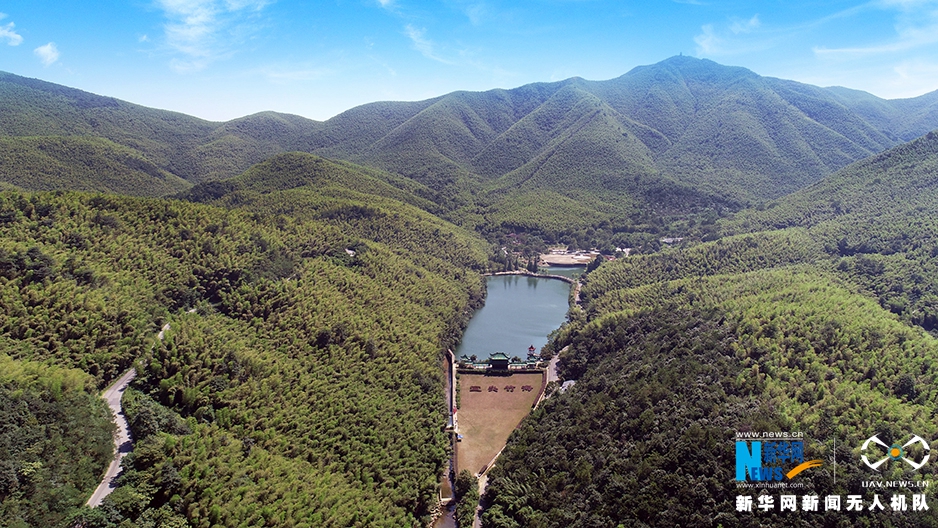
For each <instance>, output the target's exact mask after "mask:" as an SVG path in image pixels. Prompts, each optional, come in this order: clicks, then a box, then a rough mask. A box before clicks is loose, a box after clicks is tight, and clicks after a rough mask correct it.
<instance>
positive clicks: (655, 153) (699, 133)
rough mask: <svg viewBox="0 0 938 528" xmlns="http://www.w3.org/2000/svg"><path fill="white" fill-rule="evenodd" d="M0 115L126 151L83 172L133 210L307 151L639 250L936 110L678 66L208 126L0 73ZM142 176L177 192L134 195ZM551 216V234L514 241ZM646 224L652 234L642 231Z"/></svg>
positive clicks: (590, 242) (825, 167) (472, 213)
mask: <svg viewBox="0 0 938 528" xmlns="http://www.w3.org/2000/svg"><path fill="white" fill-rule="evenodd" d="M0 105H2V106H3V107H4V108H5V109H8V111H7V112H5V113H4V115H3V116H0V138H2V137H6V138H10V139H12V138H19V139H24V138H31V139H30V141H33V142H35V141H37V140H38V139H35V138H46V139H45V141H47V142H48V141H53V139H52V138H50V136H53V137H55V138H63V137H69V138H82V141H83V143H84V144H88V142H89V141H90V140H91V138H95V139H97V140H101V139H105V140H108V141H110V142H111V143H112V144H114V145H116V146H120V147H124V148H126V149H130V150H129V151H126V150H123V149H119V148H117V147H116V146H112V148H111V149H105V148H103V147H102V148H99V149H98V150H97V154H96V156H97V157H98V158H101V159H98V160H97V161H95V165H96V166H109V167H123V166H125V165H126V164H127V162H126V160H127V159H128V158H132V159H134V160H135V161H134V162H133V163H131V164H130V165H131V167H130V168H129V169H121V170H125V172H126V170H130V171H131V172H132V173H134V174H132V176H133V177H128V178H124V179H132V180H134V181H135V182H136V183H135V186H134V191H133V192H134V193H135V194H142V195H166V194H172V193H173V192H176V191H178V190H179V189H178V184H179V180H178V179H181V180H185V181H186V182H189V183H193V184H195V183H199V182H210V181H217V180H224V179H227V178H231V177H234V176H237V175H239V174H241V173H243V172H244V171H246V170H248V169H249V168H250V167H251V166H253V165H255V164H257V163H260V162H263V161H265V160H267V159H269V158H270V157H272V156H276V155H278V154H282V153H285V152H291V151H299V152H308V153H313V154H316V155H320V156H325V157H327V158H329V159H342V160H347V161H351V162H354V163H356V164H359V165H364V166H369V167H373V168H375V169H379V170H380V171H384V172H385V173H388V174H394V175H396V176H397V179H396V180H393V181H392V179H390V178H388V177H383V178H382V179H385V181H388V182H389V183H391V184H392V185H394V186H395V187H398V188H401V189H403V190H405V191H407V192H411V193H412V192H415V189H420V190H421V193H422V194H420V196H421V197H422V198H425V199H428V200H431V201H433V202H435V203H436V205H437V206H438V207H439V208H440V210H441V211H447V215H448V218H449V219H451V220H456V221H459V222H460V223H462V224H463V225H464V226H465V227H468V228H473V229H478V230H479V231H480V232H485V233H489V234H490V235H491V236H493V237H494V238H495V239H498V238H499V237H502V236H504V235H505V234H507V233H510V232H518V231H527V232H528V233H529V234H531V235H536V236H539V237H541V238H543V239H545V240H546V241H548V242H565V241H566V242H569V241H572V240H578V241H580V242H582V243H583V244H584V245H585V246H604V247H605V246H616V245H621V244H625V243H626V240H625V239H623V237H621V236H619V237H617V236H616V233H615V232H614V230H609V229H606V228H603V227H601V226H602V224H603V223H611V224H615V225H620V226H624V227H627V228H628V229H629V231H630V232H641V233H643V234H642V235H641V237H639V238H644V239H648V240H654V239H656V238H657V237H658V236H660V235H661V234H662V233H664V234H669V235H676V236H682V234H683V233H681V232H680V230H682V229H685V227H686V224H688V223H691V224H693V223H699V222H701V221H703V220H704V219H707V218H712V217H713V216H714V215H716V216H722V215H724V214H725V213H726V212H728V211H733V210H738V209H740V208H742V207H744V206H746V205H753V204H757V203H760V202H762V201H764V200H766V199H774V198H778V197H780V196H783V195H785V194H787V193H790V192H793V191H795V190H798V189H801V188H803V187H805V186H807V185H810V184H811V183H813V182H816V181H818V180H819V179H821V178H822V177H824V176H825V175H828V174H830V173H832V172H834V171H836V170H838V169H840V168H842V167H844V166H845V165H847V164H849V163H851V162H855V161H858V160H860V159H863V158H865V157H867V156H870V155H872V154H876V153H879V152H882V151H884V150H886V149H888V148H890V147H893V146H895V145H897V144H899V143H901V142H902V141H908V140H911V139H914V138H915V137H918V136H920V135H922V134H925V133H927V132H929V131H930V130H932V129H933V128H935V127H936V126H938V95H935V94H927V95H924V96H921V97H917V98H914V99H907V100H894V101H887V100H883V99H879V98H877V97H875V96H872V95H870V94H867V93H865V92H858V91H853V90H848V89H845V88H818V87H814V86H810V85H805V84H800V83H796V82H792V81H785V80H780V79H772V78H767V77H761V76H759V75H757V74H756V73H753V72H751V71H749V70H746V69H744V68H738V67H728V66H722V65H719V64H716V63H714V62H711V61H707V60H699V59H694V58H690V57H672V58H670V59H667V60H665V61H662V62H660V63H657V64H653V65H650V66H642V67H638V68H635V69H634V70H632V71H630V72H629V73H627V74H625V75H623V76H621V77H619V78H616V79H612V80H608V81H586V80H583V79H579V78H572V79H568V80H565V81H560V82H554V83H536V84H530V85H526V86H522V87H519V88H515V89H511V90H491V91H487V92H454V93H450V94H446V95H443V96H440V97H437V98H434V99H429V100H426V101H418V102H380V103H372V104H368V105H363V106H360V107H357V108H353V109H350V110H348V111H346V112H343V113H342V114H340V115H338V116H336V117H334V118H332V119H329V120H328V121H325V122H316V121H310V120H307V119H304V118H301V117H298V116H290V115H284V114H277V113H273V112H263V113H260V114H255V115H252V116H246V117H244V118H240V119H236V120H233V121H230V122H227V123H211V122H206V121H203V120H200V119H196V118H192V117H189V116H184V115H181V114H176V113H172V112H166V111H162V110H154V109H148V108H143V107H140V106H136V105H133V104H130V103H126V102H123V101H118V100H116V99H112V98H108V97H102V96H98V95H94V94H89V93H86V92H81V91H79V90H74V89H71V88H66V87H62V86H57V85H54V84H51V83H45V82H43V81H38V80H34V79H25V78H22V77H18V76H15V75H12V74H2V75H0ZM54 141H59V142H60V141H63V140H62V139H55V140H54ZM17 145H18V147H17V148H16V149H14V150H16V151H17V152H18V154H17V160H19V159H24V160H25V161H26V166H27V167H28V170H25V169H24V170H19V169H18V168H17V167H18V164H14V163H7V164H6V167H5V171H4V173H3V177H2V179H0V183H3V184H7V185H14V186H17V187H20V188H25V189H47V188H55V189H72V190H75V189H81V190H87V189H97V190H113V191H115V192H121V193H124V192H128V191H127V190H126V189H124V188H119V187H116V186H114V185H112V184H111V183H112V182H105V181H100V180H99V179H100V178H102V172H101V171H92V172H88V171H84V172H83V171H77V172H76V170H71V171H67V170H66V169H64V168H62V167H61V166H60V164H56V163H53V162H52V161H51V160H49V159H47V157H48V156H49V154H48V153H45V152H42V151H38V150H37V149H36V148H35V147H37V145H36V144H35V143H28V142H27V143H18V144H17ZM7 148H8V149H11V148H13V147H7ZM138 166H145V167H147V169H146V170H142V169H140V168H139V167H138ZM151 169H152V170H151ZM141 171H142V172H145V173H149V174H154V171H157V172H158V173H159V174H163V173H165V174H166V175H167V177H169V176H171V177H175V178H178V179H176V180H174V181H173V185H167V184H164V183H163V182H159V181H149V182H148V181H147V179H146V178H143V177H142V175H139V174H136V172H141ZM66 172H69V173H71V174H69V176H68V177H65V176H64V175H63V174H65V173H66ZM96 174H97V177H96V176H95V175H96ZM23 181H30V182H33V181H35V182H37V183H35V184H30V185H24V184H22V183H17V182H23ZM415 184H416V185H415ZM548 195H549V196H551V197H552V198H551V199H550V200H549V201H547V202H546V203H543V204H542V205H541V206H540V207H538V208H536V209H539V210H532V205H531V204H532V203H533V202H535V201H537V200H540V198H539V197H543V196H548ZM556 204H560V206H559V207H554V206H555V205H556ZM424 208H426V207H424ZM551 210H553V211H554V212H555V218H553V219H551V220H550V221H547V222H537V225H538V227H536V228H534V229H531V228H529V227H528V226H530V225H531V224H532V221H531V220H530V219H531V218H542V217H544V216H546V215H545V214H544V213H545V212H547V211H551ZM649 218H661V219H662V220H661V222H660V225H658V226H657V227H655V228H653V229H652V228H651V227H650V226H649V225H648V224H649V222H648V219H649ZM555 225H560V226H564V227H563V228H561V229H557V228H555V227H554V226H555ZM590 233H592V234H590ZM644 249H646V250H648V249H654V247H653V246H652V245H647V247H644Z"/></svg>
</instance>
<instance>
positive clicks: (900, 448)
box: [860, 435, 931, 470]
mask: <svg viewBox="0 0 938 528" xmlns="http://www.w3.org/2000/svg"><path fill="white" fill-rule="evenodd" d="M874 442H875V443H877V444H879V445H881V446H883V447H885V448H886V453H887V454H886V456H885V457H883V458H881V459H879V460H877V461H876V462H870V460H869V458H867V456H866V454H864V455H863V456H861V457H860V458H862V459H863V463H864V464H866V465H867V466H869V467H870V469H879V468H880V466H882V465H883V464H885V463H886V462H888V461H890V460H893V461H896V460H902V461H903V462H906V463H907V464H909V465H910V466H912V469H915V470H918V469H920V468H921V467H922V466H924V465H925V463H926V462H928V457H930V456H931V453H930V451H931V448H930V447H929V446H928V442H926V441H925V440H923V439H922V437H920V436H918V435H912V439H911V440H909V441H908V442H906V443H905V444H903V445H899V443H898V442H896V443H894V444H892V445H886V443H885V442H883V441H882V440H880V439H879V437H878V436H876V435H873V436H871V437H869V438H867V439H866V442H863V447H861V448H860V450H861V451H864V452H865V451H866V450H867V448H868V447H870V444H871V443H874ZM913 444H922V449H923V450H924V452H925V456H923V457H922V460H921V461H920V462H915V461H914V460H911V459H910V458H909V457H908V456H907V455H908V454H909V453H908V450H907V449H906V448H907V447H909V446H911V445H913Z"/></svg>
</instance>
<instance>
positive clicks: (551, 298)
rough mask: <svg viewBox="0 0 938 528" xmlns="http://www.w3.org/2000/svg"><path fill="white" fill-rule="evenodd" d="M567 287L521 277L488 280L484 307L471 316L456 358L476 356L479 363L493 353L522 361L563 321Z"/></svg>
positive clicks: (507, 276)
mask: <svg viewBox="0 0 938 528" xmlns="http://www.w3.org/2000/svg"><path fill="white" fill-rule="evenodd" d="M569 296H570V284H568V283H566V282H563V281H561V280H556V279H539V278H535V277H526V276H523V275H501V276H498V277H488V296H487V297H486V299H485V306H483V307H482V308H481V309H480V310H479V311H478V312H476V313H475V315H473V317H472V320H471V321H469V326H468V327H467V328H466V333H465V334H464V335H463V340H462V343H460V344H459V346H458V347H456V350H455V352H456V357H457V358H458V357H460V356H462V355H463V354H465V355H467V356H472V355H473V354H475V355H476V356H477V357H478V358H479V360H480V361H481V360H483V359H486V358H488V357H489V356H490V355H492V354H494V353H495V352H504V353H506V354H508V356H509V357H514V356H518V357H520V358H521V359H525V358H526V357H527V354H528V347H529V346H531V345H534V346H535V347H536V348H537V350H538V351H540V349H541V347H543V346H544V345H545V344H547V334H549V333H551V332H552V331H554V330H556V329H557V328H559V327H560V325H562V324H563V323H564V321H566V316H567V309H568V305H567V299H568V298H569Z"/></svg>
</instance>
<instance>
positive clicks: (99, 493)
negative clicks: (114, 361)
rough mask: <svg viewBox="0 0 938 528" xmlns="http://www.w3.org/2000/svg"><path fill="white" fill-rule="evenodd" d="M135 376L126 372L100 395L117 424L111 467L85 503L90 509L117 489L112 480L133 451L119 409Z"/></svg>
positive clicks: (127, 429) (128, 432)
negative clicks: (124, 459)
mask: <svg viewBox="0 0 938 528" xmlns="http://www.w3.org/2000/svg"><path fill="white" fill-rule="evenodd" d="M136 375H137V371H135V370H134V369H130V370H128V371H127V372H125V373H124V375H123V376H121V377H120V378H118V380H117V381H115V382H114V384H113V385H111V386H110V387H108V388H107V389H106V390H105V391H104V394H102V395H101V397H102V398H104V400H105V401H107V404H108V407H110V408H111V412H112V413H114V417H115V421H116V422H117V434H116V435H115V436H114V460H112V461H111V465H110V466H109V467H108V468H107V473H105V474H104V478H103V479H102V480H101V484H99V485H98V489H96V490H94V493H93V494H92V495H91V498H90V499H88V502H87V503H85V504H87V505H88V506H91V507H92V508H95V507H97V506H99V505H100V504H101V501H103V500H104V497H107V496H108V495H110V494H111V492H112V491H114V488H116V487H117V485H116V484H115V482H114V480H115V479H116V478H117V474H118V473H120V469H121V460H122V459H123V458H124V457H125V456H127V453H130V451H131V450H132V449H133V445H132V444H131V442H130V426H128V425H127V418H126V417H125V416H124V411H123V410H122V409H121V396H123V394H124V390H126V389H127V385H128V384H129V383H130V380H132V379H134V376H136Z"/></svg>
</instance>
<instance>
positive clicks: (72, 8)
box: [0, 0, 938, 121]
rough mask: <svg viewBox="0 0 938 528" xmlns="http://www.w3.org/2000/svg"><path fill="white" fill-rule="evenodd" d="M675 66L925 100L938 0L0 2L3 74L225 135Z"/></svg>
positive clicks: (933, 79)
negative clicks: (264, 115)
mask: <svg viewBox="0 0 938 528" xmlns="http://www.w3.org/2000/svg"><path fill="white" fill-rule="evenodd" d="M678 54H684V55H689V56H693V57H699V58H706V59H711V60H713V61H716V62H718V63H720V64H725V65H730V66H743V67H746V68H749V69H751V70H752V71H754V72H756V73H758V74H760V75H764V76H770V77H779V78H784V79H792V80H795V81H800V82H805V83H809V84H814V85H818V86H835V85H836V86H846V87H848V88H854V89H859V90H865V91H868V92H870V93H873V94H875V95H877V96H879V97H883V98H886V99H895V98H904V97H915V96H918V95H921V94H924V93H927V92H931V91H934V90H938V0H874V1H870V2H854V1H820V0H818V1H812V0H793V1H781V0H779V1H771V2H752V1H741V0H740V1H736V0H725V1H724V0H644V1H637V0H635V1H632V0H620V1H612V0H440V1H418V0H323V1H294V0H98V1H95V0H82V1H64V0H0V70H2V71H7V72H10V73H15V74H17V75H22V76H26V77H33V78H39V79H43V80H46V81H50V82H54V83H57V84H62V85H66V86H70V87H74V88H79V89H82V90H86V91H89V92H93V93H97V94H101V95H107V96H112V97H117V98H119V99H123V100H125V101H130V102H132V103H136V104H141V105H144V106H149V107H155V108H161V109H166V110H174V111H178V112H183V113H186V114H190V115H194V116H198V117H201V118H204V119H209V120H213V121H225V120H229V119H234V118H237V117H242V116H245V115H249V114H253V113H256V112H260V111H265V110H273V111H278V112H285V113H291V114H298V115H301V116H304V117H308V118H311V119H316V120H325V119H328V118H330V117H332V116H334V115H336V114H339V113H341V112H342V111H344V110H348V109H350V108H352V107H355V106H358V105H361V104H365V103H369V102H373V101H387V100H394V101H416V100H422V99H427V98H430V97H435V96H438V95H443V94H446V93H449V92H453V91H457V90H469V91H482V90H490V89H494V88H514V87H518V86H522V85H524V84H528V83H532V82H549V81H558V80H562V79H567V78H570V77H582V78H585V79H590V80H605V79H611V78H615V77H618V76H620V75H623V74H625V73H627V72H628V71H629V70H631V69H632V68H634V67H636V66H642V65H647V64H653V63H656V62H659V61H662V60H664V59H667V58H668V57H671V56H674V55H678Z"/></svg>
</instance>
